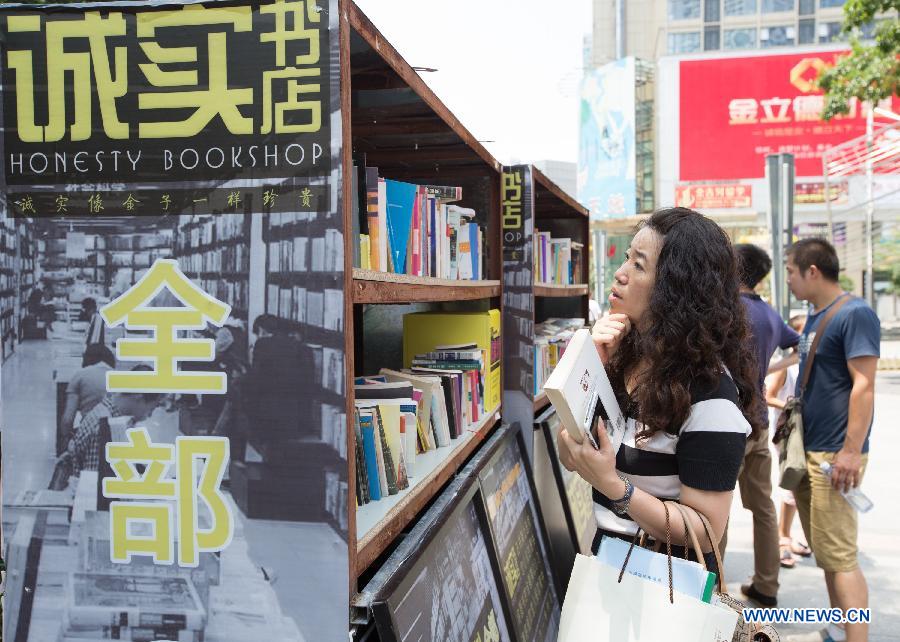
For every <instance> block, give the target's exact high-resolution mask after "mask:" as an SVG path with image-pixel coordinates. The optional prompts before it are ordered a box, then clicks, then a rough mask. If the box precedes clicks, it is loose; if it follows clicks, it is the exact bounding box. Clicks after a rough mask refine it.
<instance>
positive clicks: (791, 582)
mask: <svg viewBox="0 0 900 642" xmlns="http://www.w3.org/2000/svg"><path fill="white" fill-rule="evenodd" d="M892 347H893V346H892ZM898 417H900V372H898V371H887V372H879V374H878V379H877V381H876V387H875V426H874V428H873V430H872V438H871V440H870V446H871V451H870V454H869V466H868V469H867V472H866V478H865V481H864V482H863V490H864V491H865V493H866V494H867V495H868V496H869V497H871V498H872V500H873V501H874V502H875V508H874V509H872V511H870V512H869V513H867V514H866V515H862V516H861V518H860V538H859V544H860V553H861V555H860V562H861V565H862V568H863V571H864V572H865V575H866V579H867V580H868V584H869V606H870V607H871V608H872V624H871V626H870V637H869V639H870V640H871V642H896V641H897V640H900V510H898V509H900V502H898V500H897V494H898V489H900V475H898V474H897V471H898V467H900V462H898V461H897V460H896V457H895V454H896V453H900V432H898V430H897V423H898V422H897V418H898ZM794 532H795V534H799V533H800V532H801V531H800V524H799V520H795V524H794ZM752 567H753V539H752V520H751V516H750V512H749V511H746V510H744V509H743V507H742V506H741V502H740V498H738V497H735V500H734V504H733V507H732V512H731V526H730V528H729V531H728V553H727V556H726V559H725V568H726V570H727V573H726V579H727V580H728V586H729V591H730V592H732V593H733V594H738V587H739V585H740V583H741V582H742V581H744V580H745V579H746V578H748V577H749V576H750V575H751V574H752ZM780 581H781V589H780V592H779V595H778V600H779V606H784V607H798V608H807V607H826V608H827V607H828V593H827V592H826V590H825V580H824V578H823V576H822V572H821V571H820V570H819V569H818V568H817V567H816V566H815V563H814V562H813V561H812V560H811V559H810V560H802V561H800V562H798V564H797V565H796V566H795V567H794V568H793V569H782V571H781V577H780ZM817 628H821V627H817V626H812V625H795V626H784V627H780V628H779V631H781V632H782V634H785V633H796V632H802V631H808V630H815V629H817Z"/></svg>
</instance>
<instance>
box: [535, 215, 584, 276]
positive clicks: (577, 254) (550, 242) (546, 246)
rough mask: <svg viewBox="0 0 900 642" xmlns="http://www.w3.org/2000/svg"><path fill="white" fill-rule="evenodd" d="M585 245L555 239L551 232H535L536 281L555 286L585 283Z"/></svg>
mask: <svg viewBox="0 0 900 642" xmlns="http://www.w3.org/2000/svg"><path fill="white" fill-rule="evenodd" d="M582 252H584V244H583V243H577V242H575V241H573V240H572V239H570V238H553V237H552V236H551V234H550V232H541V231H540V230H537V229H535V231H534V253H533V254H532V256H533V257H534V281H535V283H549V284H553V285H575V284H578V283H584V270H583V268H582V263H583V262H582V260H581V259H582Z"/></svg>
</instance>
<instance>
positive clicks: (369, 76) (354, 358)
mask: <svg viewBox="0 0 900 642" xmlns="http://www.w3.org/2000/svg"><path fill="white" fill-rule="evenodd" d="M341 7H342V9H341V23H340V24H341V34H340V35H341V76H342V80H341V104H342V114H341V116H342V121H343V122H342V125H343V128H342V132H343V146H342V155H343V162H344V175H345V176H346V177H347V180H345V181H344V186H343V210H344V211H343V214H344V225H343V239H344V254H343V256H344V265H345V267H346V269H345V271H344V273H343V275H342V276H343V278H344V285H343V291H344V304H345V317H344V326H343V328H344V330H345V333H346V338H347V342H346V362H345V363H346V369H347V376H348V377H354V376H363V375H371V374H374V373H375V372H377V370H378V368H379V367H380V366H383V365H389V364H386V363H382V362H381V361H382V360H383V359H384V358H385V357H384V355H382V354H381V352H379V349H380V348H381V346H379V345H377V344H376V343H374V342H375V341H376V339H375V336H377V332H378V327H379V326H378V323H379V322H378V321H377V319H378V318H380V317H381V316H382V315H386V316H390V315H393V314H394V313H395V312H396V313H397V314H398V315H399V314H402V311H401V310H398V309H397V304H439V303H443V302H451V301H452V302H458V301H464V302H474V303H468V304H464V305H463V306H462V307H463V308H467V307H471V308H475V307H476V306H482V305H484V304H485V303H488V304H489V305H490V307H492V308H498V307H500V297H501V293H502V284H501V279H502V278H503V277H502V274H503V263H502V259H503V257H502V252H501V247H502V240H501V217H500V212H501V204H500V190H501V175H502V169H503V168H502V165H501V164H500V163H499V162H498V161H497V160H496V159H495V158H494V157H493V156H492V155H491V153H490V152H489V151H488V150H487V149H486V148H485V147H484V145H482V144H481V143H480V142H479V141H478V140H477V138H476V137H475V136H474V135H473V134H472V132H470V131H469V130H468V129H466V127H465V126H464V125H463V124H462V123H461V122H460V121H459V120H458V119H457V118H456V116H454V115H453V113H452V112H451V111H450V110H449V109H448V108H447V106H446V105H445V104H444V103H443V102H441V100H440V98H438V97H437V96H436V95H435V94H434V92H433V91H432V90H431V89H429V88H428V86H427V85H426V84H425V82H424V81H423V80H422V77H421V76H420V75H419V73H417V72H416V71H415V70H414V69H413V68H412V67H411V66H410V65H409V64H408V63H407V62H406V61H405V60H404V59H403V57H402V56H401V55H400V53H399V52H398V51H397V50H396V49H395V48H394V47H393V46H392V45H391V43H390V42H389V41H388V40H387V39H386V38H385V37H384V35H383V34H382V33H381V32H379V30H378V29H377V28H376V27H375V26H374V25H373V24H372V22H371V21H370V20H369V19H368V18H367V17H366V16H365V15H364V14H363V12H362V11H361V10H360V9H359V7H357V6H356V4H355V3H354V2H353V1H352V0H342V2H341ZM363 167H364V168H376V169H377V175H378V176H379V177H381V178H384V179H386V180H396V181H401V182H407V183H414V184H416V185H433V186H452V187H459V188H461V190H462V198H461V199H459V200H458V201H457V202H455V203H454V204H456V205H458V206H459V207H461V208H467V209H470V210H472V211H474V212H475V217H474V219H473V221H472V222H474V223H477V224H478V227H479V228H480V231H481V232H482V234H483V238H482V240H481V241H480V242H479V247H480V248H482V249H483V252H482V253H483V257H482V258H483V262H482V264H481V265H480V266H479V269H478V270H477V271H475V273H477V274H479V275H480V276H481V277H482V278H484V279H487V280H479V281H469V280H446V279H439V278H434V277H418V276H411V275H404V274H392V273H387V272H381V271H374V270H365V269H361V268H360V267H357V266H360V265H361V262H360V261H359V258H358V253H357V256H356V257H354V249H355V244H354V242H353V239H354V236H353V235H354V234H359V233H360V230H361V228H362V229H366V228H367V227H368V226H367V225H362V224H361V222H360V221H359V220H358V216H359V213H360V212H365V211H366V209H365V208H366V198H365V196H363V198H362V199H360V198H359V197H358V192H354V189H358V188H360V187H362V189H361V190H359V191H361V192H362V194H363V195H365V194H366V189H365V185H366V181H365V173H363V175H362V177H361V178H360V177H359V176H357V180H356V181H355V182H356V186H354V185H353V183H354V181H351V180H350V177H351V176H353V175H354V173H355V172H358V171H359V168H363ZM354 228H355V229H354ZM426 229H427V228H426ZM426 272H427V273H438V272H433V271H430V270H426ZM270 276H273V275H271V274H270ZM278 278H281V277H273V281H274V280H276V279H278ZM330 287H337V286H330ZM370 305H371V306H373V307H375V306H379V305H381V306H386V308H384V309H380V310H378V309H375V310H371V312H372V315H371V317H370V316H369V314H368V313H369V310H366V309H365V308H366V306H370ZM423 307H429V306H423ZM371 318H374V319H376V320H375V321H371V323H372V325H369V326H367V325H366V323H367V319H371ZM398 319H399V317H398ZM392 329H393V330H397V329H399V326H394V327H393V328H392ZM369 337H371V339H370V338H369ZM392 338H394V337H393V336H392ZM370 340H371V341H372V342H373V343H369V341H370ZM345 398H346V404H347V405H346V409H347V410H346V413H347V417H348V419H349V418H350V417H352V416H353V412H354V409H355V405H354V393H353V386H352V383H350V382H348V385H347V393H346V395H345ZM348 423H349V422H348ZM499 425H500V412H499V409H498V410H497V411H495V412H494V413H492V414H490V415H488V417H487V418H486V419H485V420H484V421H483V422H482V423H481V424H480V425H479V428H478V431H477V432H475V433H473V434H472V435H471V436H469V437H468V438H465V437H464V438H460V439H459V440H457V441H455V442H452V445H451V446H449V447H447V448H445V449H441V450H439V451H430V452H427V453H423V454H422V455H420V456H418V457H417V458H416V470H415V473H416V475H415V476H414V477H412V478H411V479H410V482H411V483H415V486H414V487H413V488H412V489H411V490H406V491H403V492H402V493H399V494H398V495H395V496H391V497H389V498H386V499H382V500H380V501H378V502H371V503H369V504H366V505H364V506H361V507H357V506H356V502H355V501H354V498H355V496H356V462H355V458H354V457H353V456H352V453H354V452H355V449H356V443H355V438H354V431H353V430H347V442H348V448H347V452H348V453H351V455H350V456H349V457H348V467H347V468H348V474H347V477H346V482H347V485H348V497H349V498H350V499H349V502H348V503H349V504H350V505H349V506H348V509H349V510H348V517H349V520H348V526H349V528H348V544H349V550H350V578H349V580H350V593H351V599H352V596H353V595H354V594H356V592H357V591H359V590H360V589H362V588H363V587H362V585H361V583H360V582H361V581H364V578H365V576H367V575H368V573H369V572H371V571H372V570H373V569H376V568H377V567H378V566H379V564H381V563H382V562H383V561H384V558H385V553H386V552H387V551H389V550H391V547H392V546H393V545H394V543H395V540H396V539H397V537H398V535H400V533H401V532H402V530H403V529H404V528H405V527H406V526H407V525H408V524H410V523H412V522H414V521H415V520H416V519H418V517H419V516H420V515H421V513H422V511H423V510H424V509H425V507H426V506H428V505H429V503H430V502H431V501H433V499H434V497H435V496H436V494H437V493H439V492H440V490H441V488H442V487H443V486H444V485H445V484H446V483H447V482H448V480H450V479H451V478H452V476H453V475H454V474H455V473H456V471H457V470H458V469H459V468H460V466H462V465H463V463H464V462H465V461H466V460H467V459H468V458H469V457H470V456H471V455H472V454H473V453H474V452H475V451H476V450H477V449H478V448H479V447H480V445H481V443H482V442H483V440H484V439H485V438H486V437H487V436H488V435H489V434H490V433H491V432H492V431H493V430H494V429H495V428H496V427H498V426H499Z"/></svg>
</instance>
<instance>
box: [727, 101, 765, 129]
mask: <svg viewBox="0 0 900 642" xmlns="http://www.w3.org/2000/svg"><path fill="white" fill-rule="evenodd" d="M758 113H759V103H757V102H756V99H754V98H734V99H732V100H731V102H729V103H728V123H729V124H731V125H752V124H753V123H755V122H756V121H757V114H758Z"/></svg>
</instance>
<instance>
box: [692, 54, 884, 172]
mask: <svg viewBox="0 0 900 642" xmlns="http://www.w3.org/2000/svg"><path fill="white" fill-rule="evenodd" d="M845 54H846V51H844V52H841V51H829V52H810V53H804V54H783V55H764V56H747V57H740V58H738V57H736V58H711V59H705V60H682V61H681V62H680V63H679V68H680V75H681V80H680V83H681V97H680V124H679V131H680V134H681V136H680V138H681V140H680V145H679V147H680V174H679V177H678V178H679V180H682V181H706V180H734V179H747V178H763V177H764V175H765V157H766V155H768V154H779V153H789V154H793V155H794V159H795V162H796V167H797V175H798V176H821V175H822V154H823V153H824V151H825V150H827V149H829V148H830V147H833V146H835V145H839V144H840V143H843V142H844V141H847V140H850V139H851V138H854V137H856V136H860V135H862V134H865V131H866V114H865V110H864V108H863V105H862V104H858V103H853V104H852V105H851V109H850V113H849V114H847V115H845V116H839V117H837V118H835V119H833V120H832V121H830V122H825V121H823V120H822V119H821V116H820V115H821V113H822V108H823V107H824V104H825V101H824V96H823V95H822V92H821V91H819V90H818V89H817V88H816V87H815V84H814V81H815V79H816V77H817V76H818V74H819V72H821V71H822V70H823V69H825V68H827V67H829V66H831V65H833V64H834V62H835V60H836V59H837V57H838V56H840V55H845ZM710 144H712V147H710ZM723 150H727V153H721V152H722V151H723Z"/></svg>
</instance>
